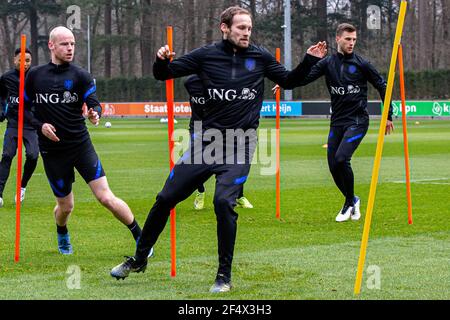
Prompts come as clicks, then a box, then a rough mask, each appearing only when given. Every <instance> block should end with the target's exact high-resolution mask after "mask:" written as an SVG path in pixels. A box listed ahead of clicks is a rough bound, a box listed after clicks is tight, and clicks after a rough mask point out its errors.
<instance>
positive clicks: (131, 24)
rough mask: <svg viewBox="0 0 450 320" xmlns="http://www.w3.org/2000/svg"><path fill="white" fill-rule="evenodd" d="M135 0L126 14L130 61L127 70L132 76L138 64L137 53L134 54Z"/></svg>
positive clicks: (129, 75)
mask: <svg viewBox="0 0 450 320" xmlns="http://www.w3.org/2000/svg"><path fill="white" fill-rule="evenodd" d="M135 4H136V3H135V2H134V1H133V2H132V3H131V5H128V7H127V11H126V15H127V38H128V43H127V45H128V50H127V51H128V61H127V64H128V66H127V70H128V77H132V76H133V75H134V66H135V64H136V61H135V55H134V37H135V34H134V26H135V19H134V10H133V7H134V6H135Z"/></svg>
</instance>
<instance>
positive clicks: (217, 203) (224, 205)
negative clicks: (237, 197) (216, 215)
mask: <svg viewBox="0 0 450 320" xmlns="http://www.w3.org/2000/svg"><path fill="white" fill-rule="evenodd" d="M214 207H215V208H216V209H219V211H222V210H223V209H229V208H231V209H232V208H233V203H232V201H231V200H230V199H228V198H227V197H224V196H222V195H216V196H215V197H214Z"/></svg>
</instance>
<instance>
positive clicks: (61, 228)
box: [56, 225, 69, 234]
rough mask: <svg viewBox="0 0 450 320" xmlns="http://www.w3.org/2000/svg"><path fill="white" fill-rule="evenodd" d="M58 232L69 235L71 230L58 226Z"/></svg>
mask: <svg viewBox="0 0 450 320" xmlns="http://www.w3.org/2000/svg"><path fill="white" fill-rule="evenodd" d="M56 232H58V234H67V233H69V230H67V226H64V227H60V226H58V225H56Z"/></svg>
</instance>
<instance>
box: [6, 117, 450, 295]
mask: <svg viewBox="0 0 450 320" xmlns="http://www.w3.org/2000/svg"><path fill="white" fill-rule="evenodd" d="M103 121H106V120H103ZM109 121H111V122H112V128H110V129H106V128H104V127H103V126H100V127H98V128H95V127H92V126H89V129H90V133H91V136H92V140H93V141H94V145H95V147H96V150H97V152H98V153H99V155H100V158H101V160H102V163H103V166H104V168H105V170H106V173H107V177H108V181H109V183H110V186H111V188H112V190H113V192H114V193H115V194H116V195H117V196H119V197H120V198H122V199H124V200H125V201H126V202H127V203H128V204H129V205H130V207H131V209H132V210H133V212H134V213H135V215H136V218H137V220H138V221H139V223H140V224H141V226H143V224H144V221H145V218H146V217H147V214H148V211H149V209H150V207H151V205H152V204H153V201H154V199H155V196H156V194H157V192H158V191H159V190H160V189H161V187H162V185H163V183H164V181H165V179H166V177H167V175H168V152H167V148H168V144H167V129H166V125H164V124H160V123H159V120H157V119H111V120H109ZM187 123H188V122H187V120H181V121H180V122H179V123H178V124H177V125H176V128H186V127H187ZM395 123H396V125H397V130H396V132H395V134H394V135H392V136H388V137H386V140H385V147H384V152H383V160H382V163H381V171H380V177H379V185H378V189H377V195H376V202H375V207H374V215H373V220H372V228H371V233H370V240H369V245H368V252H367V259H366V264H365V271H364V278H363V283H362V293H361V295H360V299H449V298H450V287H449V283H450V165H449V159H450V147H449V141H450V121H436V120H434V121H432V120H427V121H420V124H419V125H416V124H415V121H410V123H409V139H410V154H411V177H412V179H413V183H412V201H413V216H414V224H413V225H411V226H410V225H408V223H407V205H406V192H405V184H404V183H401V182H402V181H404V179H405V178H404V176H405V172H404V160H403V159H404V158H403V144H402V141H403V140H402V134H401V123H400V121H395ZM328 125H329V123H328V121H326V120H305V119H301V120H291V119H289V120H283V121H282V131H281V188H282V194H281V197H282V198H281V203H282V210H281V216H282V220H281V221H278V220H276V219H275V176H273V175H272V176H271V175H261V174H260V172H261V170H260V169H261V167H263V166H264V165H258V164H256V165H254V166H252V171H251V174H250V178H249V180H248V182H247V183H246V185H245V194H246V196H247V197H248V198H249V199H250V201H251V202H252V203H253V205H254V206H255V208H254V209H250V210H249V209H238V212H239V221H238V236H237V243H236V249H235V257H234V264H233V282H234V289H233V290H232V292H230V293H227V294H223V295H219V296H212V295H211V294H209V293H208V289H209V287H210V286H211V284H212V282H213V280H214V277H215V272H216V269H217V240H216V222H215V215H214V212H213V205H212V196H213V190H214V179H211V180H210V181H209V182H208V183H207V184H206V189H207V197H206V208H205V209H204V210H203V211H200V212H198V211H194V209H193V206H192V204H193V196H191V197H190V198H189V199H187V200H186V201H184V202H183V203H181V204H179V206H178V207H177V258H178V260H177V263H178V268H177V276H176V278H171V277H170V238H169V230H170V228H169V225H168V226H167V228H166V229H165V230H164V232H163V234H162V235H161V237H160V239H159V241H158V243H157V244H156V246H155V251H156V255H155V257H154V258H152V259H151V261H150V263H149V267H148V269H147V271H146V273H144V274H132V275H131V276H130V277H129V278H128V279H126V280H125V281H116V280H115V279H113V278H111V277H110V275H109V271H110V269H111V268H112V267H114V266H115V265H117V264H118V263H120V262H121V261H123V258H122V257H123V255H131V254H133V252H134V246H135V244H134V241H133V240H132V237H131V234H130V233H129V231H128V230H127V228H126V227H124V226H122V225H121V224H120V223H119V222H118V221H117V220H115V219H114V218H113V217H112V215H111V214H110V213H109V212H108V211H107V210H106V209H104V208H102V207H101V205H99V204H98V203H97V202H96V201H95V200H94V198H93V196H92V194H91V193H90V190H89V188H88V186H86V184H85V183H84V181H83V180H82V178H81V177H80V176H79V175H78V174H77V178H76V180H77V181H76V183H75V184H74V193H75V210H74V213H73V215H72V217H71V220H70V222H69V225H68V226H69V231H70V233H71V237H72V243H73V246H74V251H75V253H74V255H72V256H61V255H60V254H58V252H57V246H56V227H55V223H54V219H53V214H52V210H53V207H54V204H55V202H54V198H53V195H52V193H51V190H50V187H49V185H48V183H47V179H46V177H45V174H44V171H43V167H42V163H41V160H39V165H38V168H37V170H36V172H35V175H34V176H33V178H32V179H31V181H30V184H29V186H28V189H27V195H26V200H25V202H24V203H23V206H22V242H21V261H20V263H14V261H13V259H14V235H15V232H14V230H15V206H14V202H13V197H14V190H15V173H16V164H15V161H14V165H13V167H12V170H11V176H10V179H9V181H8V184H7V187H6V190H5V192H4V200H5V206H4V207H3V208H1V209H0V221H1V222H0V223H1V227H0V228H1V233H0V299H222V298H223V299H354V298H355V297H354V296H353V286H354V281H355V275H356V266H357V262H358V256H359V248H360V241H361V236H362V230H363V225H364V217H365V215H364V212H365V211H366V206H367V197H368V193H369V185H370V180H371V175H372V167H373V158H374V155H375V147H376V141H377V135H378V126H379V122H377V121H372V123H371V126H370V129H369V132H368V134H367V136H366V137H365V139H364V141H363V143H362V144H361V146H360V147H359V149H358V150H357V152H356V154H355V156H354V158H353V160H352V165H353V169H354V172H355V177H356V179H355V191H356V194H357V195H359V196H360V197H361V199H362V206H361V209H362V212H363V218H362V219H361V221H359V222H352V221H349V222H346V223H340V224H339V223H336V222H334V218H335V215H336V213H337V211H338V210H339V209H340V206H341V205H342V204H343V197H342V196H341V195H340V194H339V192H338V190H337V188H336V187H335V185H334V183H333V182H332V178H331V175H330V174H329V172H328V167H327V162H326V149H324V148H323V147H322V146H323V144H324V143H326V138H327V134H328ZM272 127H274V120H270V119H265V120H262V121H261V128H272ZM4 130H5V127H4V126H2V128H1V129H0V131H1V133H3V132H4ZM2 136H3V134H2ZM369 267H370V268H369ZM374 270H375V271H374ZM78 271H79V273H78ZM78 275H79V277H78V278H74V277H76V276H78ZM74 279H75V280H76V279H79V280H80V281H79V282H77V281H75V280H74ZM375 280H377V281H375ZM74 281H75V282H74ZM74 283H75V286H74ZM76 283H79V284H80V286H79V288H78V289H77V285H76Z"/></svg>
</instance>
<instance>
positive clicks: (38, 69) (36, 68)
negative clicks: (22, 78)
mask: <svg viewBox="0 0 450 320" xmlns="http://www.w3.org/2000/svg"><path fill="white" fill-rule="evenodd" d="M49 69H50V64H49V63H47V64H41V65H38V66H34V67H31V68H30V70H28V72H27V76H30V75H32V74H35V73H38V72H42V71H47V70H49Z"/></svg>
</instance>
